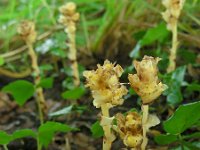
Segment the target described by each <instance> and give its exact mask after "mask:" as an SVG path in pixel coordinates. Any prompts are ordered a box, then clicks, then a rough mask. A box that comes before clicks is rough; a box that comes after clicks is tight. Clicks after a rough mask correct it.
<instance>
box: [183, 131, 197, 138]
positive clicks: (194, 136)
mask: <svg viewBox="0 0 200 150" xmlns="http://www.w3.org/2000/svg"><path fill="white" fill-rule="evenodd" d="M182 137H183V139H184V140H185V139H192V138H196V139H199V138H200V132H196V133H192V134H190V135H185V136H182Z"/></svg>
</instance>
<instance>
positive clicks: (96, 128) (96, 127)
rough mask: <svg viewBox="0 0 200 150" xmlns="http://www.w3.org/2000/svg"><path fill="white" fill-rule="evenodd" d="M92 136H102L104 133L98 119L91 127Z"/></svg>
mask: <svg viewBox="0 0 200 150" xmlns="http://www.w3.org/2000/svg"><path fill="white" fill-rule="evenodd" d="M91 132H92V136H93V137H94V138H100V137H102V136H103V135H104V131H103V128H102V126H101V125H100V122H99V121H96V122H95V123H94V124H93V125H92V127H91Z"/></svg>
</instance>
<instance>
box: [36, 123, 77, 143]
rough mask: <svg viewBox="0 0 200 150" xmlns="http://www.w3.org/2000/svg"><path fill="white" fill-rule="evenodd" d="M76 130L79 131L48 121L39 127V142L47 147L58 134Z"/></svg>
mask: <svg viewBox="0 0 200 150" xmlns="http://www.w3.org/2000/svg"><path fill="white" fill-rule="evenodd" d="M74 130H77V129H76V128H71V127H70V126H68V125H65V124H62V123H58V122H51V121H48V122H46V123H44V124H42V125H41V126H40V127H39V130H38V134H39V142H40V144H41V145H44V146H45V147H47V146H48V145H49V143H50V142H51V141H52V138H53V137H54V135H55V133H56V132H69V131H74Z"/></svg>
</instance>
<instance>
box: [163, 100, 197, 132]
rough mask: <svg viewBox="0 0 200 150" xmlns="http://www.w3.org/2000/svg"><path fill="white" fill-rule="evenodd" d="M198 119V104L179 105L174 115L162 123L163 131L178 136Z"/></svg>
mask: <svg viewBox="0 0 200 150" xmlns="http://www.w3.org/2000/svg"><path fill="white" fill-rule="evenodd" d="M199 119H200V102H195V103H190V104H186V105H181V106H179V108H178V109H177V110H176V111H175V113H174V114H173V115H172V116H171V117H170V118H169V119H168V120H167V121H165V122H164V124H163V125H164V129H165V131H166V132H168V133H170V134H180V133H182V132H184V131H185V130H186V129H187V128H189V127H191V126H192V125H193V124H195V123H196V122H197V121H199Z"/></svg>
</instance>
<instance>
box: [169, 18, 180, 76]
mask: <svg viewBox="0 0 200 150" xmlns="http://www.w3.org/2000/svg"><path fill="white" fill-rule="evenodd" d="M177 46H178V35H177V21H176V23H175V24H174V26H173V28H172V48H171V50H170V56H169V66H168V68H167V72H168V73H169V72H172V71H174V70H175V68H176V51H177Z"/></svg>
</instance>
